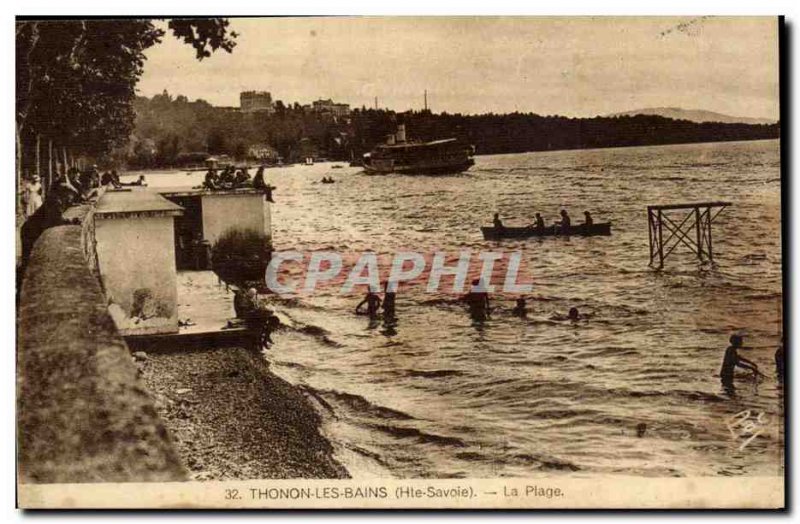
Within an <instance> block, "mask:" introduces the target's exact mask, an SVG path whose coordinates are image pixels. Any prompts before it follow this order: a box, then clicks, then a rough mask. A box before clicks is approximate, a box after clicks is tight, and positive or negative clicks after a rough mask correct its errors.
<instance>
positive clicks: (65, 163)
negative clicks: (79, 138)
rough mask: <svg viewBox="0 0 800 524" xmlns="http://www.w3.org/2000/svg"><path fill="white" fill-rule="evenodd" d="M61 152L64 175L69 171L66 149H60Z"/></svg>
mask: <svg viewBox="0 0 800 524" xmlns="http://www.w3.org/2000/svg"><path fill="white" fill-rule="evenodd" d="M61 150H62V151H63V153H64V174H65V175H66V174H67V170H69V162H68V161H67V148H66V146H65V147H62V148H61Z"/></svg>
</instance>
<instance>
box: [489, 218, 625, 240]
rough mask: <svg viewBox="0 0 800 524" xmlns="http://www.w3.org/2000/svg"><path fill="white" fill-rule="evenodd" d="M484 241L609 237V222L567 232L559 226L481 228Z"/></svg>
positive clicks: (570, 229)
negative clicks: (571, 236)
mask: <svg viewBox="0 0 800 524" xmlns="http://www.w3.org/2000/svg"><path fill="white" fill-rule="evenodd" d="M481 232H482V233H483V239H484V240H500V239H502V238H529V237H555V236H570V235H577V236H584V237H592V236H598V235H602V236H609V235H611V222H602V223H599V224H592V225H591V226H586V225H584V224H577V225H574V226H570V227H569V229H568V230H567V231H563V230H562V229H561V227H560V226H547V227H544V228H535V227H530V226H529V227H507V226H503V227H501V228H496V227H482V228H481Z"/></svg>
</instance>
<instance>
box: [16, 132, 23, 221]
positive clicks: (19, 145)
mask: <svg viewBox="0 0 800 524" xmlns="http://www.w3.org/2000/svg"><path fill="white" fill-rule="evenodd" d="M15 131H16V139H17V170H16V171H17V219H18V220H19V219H20V218H21V216H22V136H21V135H22V129H21V126H20V124H19V123H17V125H16V126H15Z"/></svg>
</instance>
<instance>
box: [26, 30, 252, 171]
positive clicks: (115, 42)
mask: <svg viewBox="0 0 800 524" xmlns="http://www.w3.org/2000/svg"><path fill="white" fill-rule="evenodd" d="M167 28H168V30H169V31H171V32H172V33H173V34H174V35H175V36H176V37H178V38H180V39H181V40H183V41H184V42H186V43H188V44H190V45H191V46H192V47H193V48H194V50H195V53H196V56H197V59H198V60H202V59H203V58H205V57H207V56H210V55H211V53H213V52H214V51H216V50H218V49H223V50H225V51H228V52H230V51H231V50H232V49H233V47H234V46H235V38H236V36H237V35H236V34H235V33H234V32H230V31H229V30H228V21H227V20H224V19H218V18H194V19H173V20H169V21H168V22H167ZM165 34H166V31H165V29H163V28H162V27H161V26H160V25H157V24H156V22H155V21H153V20H149V19H139V20H137V19H104V20H97V19H87V20H56V19H47V20H33V19H20V20H18V21H17V23H16V59H17V70H16V88H17V96H16V124H17V147H18V161H19V163H20V164H26V165H30V163H31V162H32V161H33V158H32V157H33V154H32V151H31V149H32V147H33V142H34V141H35V137H36V136H37V135H38V136H39V137H40V139H41V138H44V139H45V140H46V141H51V140H52V141H53V142H54V143H55V144H56V145H57V146H58V147H61V148H67V149H68V150H69V151H70V153H71V154H72V155H74V156H78V155H86V156H90V157H98V156H100V155H103V154H106V153H108V152H110V151H111V150H112V149H114V148H115V147H119V146H121V145H123V144H125V143H126V142H127V140H128V138H129V137H130V135H131V131H132V130H133V126H134V119H135V113H134V110H133V101H134V99H135V88H136V84H137V82H138V80H139V78H140V77H141V75H142V72H143V68H144V64H145V60H146V57H145V51H146V50H147V49H148V48H149V47H151V46H153V45H155V44H157V43H159V42H161V40H162V38H163V37H164V35H165ZM21 167H22V166H20V168H21Z"/></svg>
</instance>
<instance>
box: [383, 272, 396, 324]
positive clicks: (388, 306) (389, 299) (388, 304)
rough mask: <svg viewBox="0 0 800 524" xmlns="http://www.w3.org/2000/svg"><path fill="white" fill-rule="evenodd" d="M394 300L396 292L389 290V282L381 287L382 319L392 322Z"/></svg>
mask: <svg viewBox="0 0 800 524" xmlns="http://www.w3.org/2000/svg"><path fill="white" fill-rule="evenodd" d="M395 298H396V291H394V290H392V289H390V287H389V281H388V280H387V281H386V284H385V285H384V287H383V319H384V320H394V319H395V316H394V304H395Z"/></svg>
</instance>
